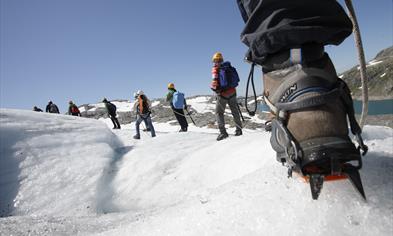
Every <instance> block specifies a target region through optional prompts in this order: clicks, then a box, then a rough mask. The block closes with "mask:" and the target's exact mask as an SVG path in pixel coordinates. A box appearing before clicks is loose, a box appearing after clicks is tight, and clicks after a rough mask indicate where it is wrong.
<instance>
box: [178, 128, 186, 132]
mask: <svg viewBox="0 0 393 236" xmlns="http://www.w3.org/2000/svg"><path fill="white" fill-rule="evenodd" d="M179 132H187V128H181V129H180V130H179Z"/></svg>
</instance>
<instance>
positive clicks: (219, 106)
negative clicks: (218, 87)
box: [216, 95, 228, 133]
mask: <svg viewBox="0 0 393 236" xmlns="http://www.w3.org/2000/svg"><path fill="white" fill-rule="evenodd" d="M227 103H228V100H227V99H225V98H223V97H221V96H219V95H217V101H216V118H217V125H218V129H219V130H220V133H225V132H226V129H225V119H224V112H225V107H226V106H227Z"/></svg>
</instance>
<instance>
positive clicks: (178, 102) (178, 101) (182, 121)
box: [166, 83, 188, 132]
mask: <svg viewBox="0 0 393 236" xmlns="http://www.w3.org/2000/svg"><path fill="white" fill-rule="evenodd" d="M166 101H167V102H169V103H170V104H171V108H172V111H173V113H174V114H175V117H176V120H177V122H179V125H180V130H179V132H187V129H188V122H187V119H186V116H185V115H184V111H183V109H186V108H187V104H186V99H185V98H184V94H183V93H180V92H178V91H177V90H176V89H175V85H174V84H173V83H169V84H168V93H167V95H166Z"/></svg>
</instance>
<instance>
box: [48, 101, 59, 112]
mask: <svg viewBox="0 0 393 236" xmlns="http://www.w3.org/2000/svg"><path fill="white" fill-rule="evenodd" d="M49 112H50V113H59V108H57V106H56V105H55V104H53V103H52V104H51V105H50V107H49Z"/></svg>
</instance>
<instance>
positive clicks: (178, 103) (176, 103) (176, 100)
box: [172, 91, 184, 109]
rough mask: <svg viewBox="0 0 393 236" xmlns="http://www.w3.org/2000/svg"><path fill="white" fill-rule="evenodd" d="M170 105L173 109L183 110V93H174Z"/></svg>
mask: <svg viewBox="0 0 393 236" xmlns="http://www.w3.org/2000/svg"><path fill="white" fill-rule="evenodd" d="M172 105H173V107H174V108H175V109H183V108H184V93H181V92H178V91H176V92H174V93H173V97H172Z"/></svg>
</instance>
